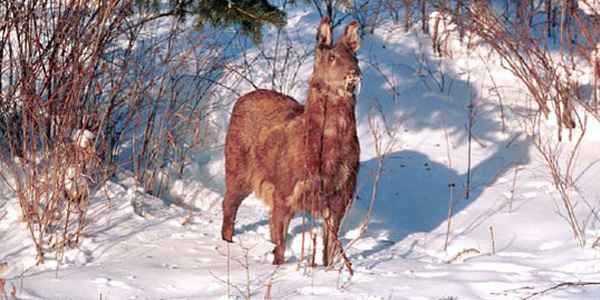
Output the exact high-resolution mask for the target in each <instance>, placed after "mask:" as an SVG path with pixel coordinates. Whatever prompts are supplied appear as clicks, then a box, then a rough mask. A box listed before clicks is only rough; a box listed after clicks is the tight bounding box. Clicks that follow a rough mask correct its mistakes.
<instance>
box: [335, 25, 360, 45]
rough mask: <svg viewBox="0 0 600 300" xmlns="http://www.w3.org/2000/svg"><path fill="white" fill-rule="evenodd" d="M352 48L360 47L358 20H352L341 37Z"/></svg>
mask: <svg viewBox="0 0 600 300" xmlns="http://www.w3.org/2000/svg"><path fill="white" fill-rule="evenodd" d="M340 40H341V41H343V42H344V43H345V44H346V45H347V46H348V47H349V48H350V49H352V50H353V51H356V50H358V49H359V48H360V46H361V45H360V36H359V34H358V22H356V20H354V21H352V22H350V24H348V26H346V30H345V31H344V35H343V36H342V37H341V38H340Z"/></svg>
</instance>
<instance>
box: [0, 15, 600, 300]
mask: <svg viewBox="0 0 600 300" xmlns="http://www.w3.org/2000/svg"><path fill="white" fill-rule="evenodd" d="M288 18H289V24H288V32H289V34H290V38H291V39H294V40H296V41H298V42H301V43H304V45H303V46H302V47H304V49H309V50H310V49H312V47H313V44H312V43H314V35H315V32H316V27H317V24H318V22H319V19H318V15H317V14H316V13H314V12H313V13H306V12H304V11H303V9H301V8H295V9H292V10H291V11H290V12H289V15H288ZM340 32H341V29H340V28H336V36H337V35H338V34H339V33H340ZM275 35H276V31H275V30H274V29H269V30H267V32H266V36H265V38H264V40H265V45H263V46H262V47H263V48H264V49H273V46H274V45H273V43H274V40H275V38H274V37H275ZM362 43H363V46H362V48H361V49H360V50H359V51H358V53H359V59H360V66H361V69H362V71H363V77H364V79H363V84H362V91H361V93H360V94H359V95H358V97H357V98H358V105H357V108H356V112H357V119H358V123H359V125H358V130H359V137H360V142H361V173H360V176H359V177H360V178H359V182H360V185H361V188H360V192H359V196H358V199H357V200H356V202H355V203H354V205H353V208H352V210H351V212H350V213H349V215H348V217H347V223H346V225H345V228H344V230H343V232H342V237H343V240H342V242H343V244H345V245H347V244H348V243H349V242H350V241H351V240H353V239H354V238H355V237H356V236H357V235H358V231H359V228H360V227H361V226H362V223H363V222H364V220H365V215H366V213H367V211H368V210H369V206H370V203H371V196H372V193H373V189H374V186H373V185H374V181H373V172H374V171H375V170H376V169H377V166H378V160H377V153H376V150H375V145H376V143H377V141H376V140H375V139H374V137H373V135H372V131H371V127H370V126H369V124H370V123H369V122H370V121H369V120H370V118H369V114H371V116H372V118H371V120H374V122H376V123H377V124H378V125H377V126H379V127H378V129H379V130H380V131H381V132H384V131H385V125H384V124H385V123H387V124H388V125H390V128H392V127H393V126H392V125H393V124H401V127H399V129H398V130H399V131H398V133H397V134H396V135H395V136H394V138H393V139H390V138H389V137H388V136H386V135H384V136H383V138H382V139H381V140H380V141H381V142H382V143H383V145H384V146H386V145H388V144H390V143H391V144H390V145H393V148H392V150H391V151H390V153H388V155H387V160H386V164H385V166H384V172H383V173H382V175H381V179H380V181H379V184H378V186H377V187H376V188H377V194H376V198H375V201H374V206H373V212H372V216H371V220H370V224H369V227H368V229H367V231H366V232H365V234H364V235H363V236H362V238H360V239H359V240H358V241H357V242H355V243H354V244H353V245H352V246H351V247H349V248H348V249H347V251H348V256H349V259H350V261H351V262H352V263H353V266H352V268H353V270H354V272H355V274H354V276H350V275H349V273H348V271H347V270H346V269H343V268H342V270H341V271H338V268H335V269H332V270H328V271H326V270H325V268H324V267H322V266H317V267H315V268H309V267H307V266H306V264H305V263H303V264H301V266H300V268H298V259H299V257H300V252H301V236H302V234H301V217H300V216H296V218H295V219H294V220H292V224H291V225H290V235H289V237H288V250H287V252H286V264H284V265H282V266H280V267H275V266H272V265H271V264H270V263H271V260H272V254H271V251H272V249H273V245H272V244H271V243H270V242H269V234H268V231H269V229H268V216H269V212H268V210H267V209H266V208H265V207H263V206H262V205H261V204H260V202H259V201H258V200H256V199H254V198H253V196H251V197H250V198H249V199H247V200H246V201H245V202H244V203H243V204H242V206H241V208H240V211H239V214H238V218H237V220H236V234H235V237H234V240H235V241H236V243H234V244H227V243H225V242H223V241H222V240H221V238H220V226H221V208H220V202H221V200H222V197H223V195H224V190H223V187H224V184H223V182H222V181H223V177H224V176H223V173H224V168H223V154H222V151H213V152H211V153H212V155H211V156H210V157H209V158H206V157H205V158H204V159H201V160H198V161H197V162H196V163H194V164H192V165H191V166H190V167H189V168H188V170H186V174H188V175H189V176H187V177H184V178H183V179H181V180H179V181H175V182H174V183H173V186H172V188H171V190H172V192H175V193H178V197H179V198H181V199H184V201H181V202H177V203H172V202H169V201H165V200H162V199H158V198H155V197H152V196H150V195H142V194H139V192H138V191H137V189H136V187H135V183H134V182H135V181H134V179H133V176H132V175H131V174H128V173H127V172H121V173H119V174H118V176H117V178H112V179H111V180H109V182H108V183H107V184H106V186H105V187H104V188H103V189H100V190H98V191H97V192H96V193H95V194H94V195H93V197H92V199H91V207H90V209H89V211H88V217H87V225H86V227H85V229H84V231H83V234H82V235H83V236H84V238H83V239H82V242H81V244H80V245H79V247H77V248H74V249H68V250H66V252H65V255H64V261H63V263H61V264H60V268H59V269H58V271H57V263H56V261H54V260H53V256H52V255H49V257H48V258H47V259H46V261H45V263H44V264H43V265H39V266H35V262H36V260H35V249H34V247H33V245H32V242H31V239H30V237H29V232H28V230H27V228H26V225H25V223H24V222H22V221H21V213H20V207H19V201H18V198H16V197H15V196H14V195H13V194H12V193H11V191H10V190H9V189H8V188H6V186H5V185H4V183H2V184H0V241H1V242H0V263H3V262H5V263H7V265H8V269H7V271H6V273H5V274H0V277H4V278H5V279H6V280H7V284H6V286H5V288H6V289H7V293H9V294H10V290H11V289H12V287H11V286H13V285H14V286H15V287H16V291H17V293H16V295H17V296H18V297H19V298H21V299H216V298H227V295H228V293H229V294H231V295H232V297H234V298H239V299H243V298H249V297H251V298H268V297H270V298H271V299H321V298H324V297H325V296H326V297H327V298H328V299H415V300H416V299H520V298H524V297H527V296H529V295H532V294H533V293H535V292H539V291H542V290H544V289H546V288H549V287H552V286H555V285H557V284H560V283H565V282H568V283H576V282H579V281H581V282H591V283H600V273H599V272H598V271H599V269H600V260H599V258H598V256H599V255H600V252H599V250H598V248H595V247H593V243H594V241H595V240H596V239H597V238H598V237H599V236H600V228H599V224H598V221H599V220H598V219H597V218H596V216H595V210H596V207H597V206H598V203H599V202H600V185H598V178H599V177H598V176H599V174H600V164H598V162H599V161H600V160H599V159H598V152H597V149H599V148H600V138H598V136H600V125H598V124H597V123H594V122H596V120H590V123H591V124H590V125H589V127H588V129H587V130H588V132H587V135H586V138H585V139H584V141H583V146H582V149H581V152H580V153H579V155H578V156H577V161H576V163H577V167H576V168H575V173H574V174H573V178H574V180H575V183H576V185H577V187H578V188H579V194H574V197H573V201H574V202H576V203H577V205H576V212H577V216H578V218H579V220H581V221H582V226H583V227H584V231H585V238H586V241H587V244H586V246H585V247H583V248H582V247H581V246H580V245H579V243H578V242H577V240H576V239H575V238H574V236H573V231H572V229H571V227H570V225H569V223H568V221H567V219H566V218H565V215H566V213H565V211H564V209H563V204H562V200H561V198H560V196H559V194H558V193H557V191H556V189H555V187H554V184H553V181H552V177H551V175H550V173H549V171H548V169H547V167H546V166H545V162H544V160H543V159H542V158H541V156H540V155H539V153H538V152H537V150H536V149H535V148H534V146H533V145H532V144H531V142H530V141H529V140H528V139H527V134H526V133H525V132H524V131H523V130H524V129H523V126H522V122H520V121H519V120H520V118H519V115H520V114H521V113H522V112H523V111H524V110H525V109H526V107H527V105H526V100H527V93H526V91H525V89H523V88H522V87H521V86H520V85H519V83H518V81H517V79H516V78H514V77H513V76H512V75H511V74H510V73H509V72H508V71H506V70H504V69H503V68H502V67H501V65H500V62H499V61H498V59H497V57H496V56H495V55H494V54H490V53H489V51H488V50H486V48H485V46H482V47H480V48H478V49H476V50H475V51H473V52H470V53H468V52H467V51H460V50H461V48H460V44H458V45H456V44H455V45H453V47H457V49H456V50H457V52H454V58H453V59H447V58H446V59H440V58H436V57H434V55H433V51H432V50H431V49H432V47H431V39H430V37H429V36H427V35H424V34H422V33H419V32H418V30H417V29H416V28H415V30H409V31H408V32H405V30H404V28H402V26H400V25H395V24H393V23H391V22H384V23H383V24H381V25H380V26H379V27H377V29H376V30H375V33H374V34H373V35H370V34H367V35H365V36H364V37H363V40H362ZM300 52H301V51H298V53H300ZM259 53H260V51H259V50H257V49H249V50H248V51H247V52H246V55H249V56H252V55H254V56H257V57H259V56H260V55H259ZM266 65H267V62H265V61H264V60H261V59H258V60H257V61H256V63H255V65H254V66H253V69H252V70H251V73H252V74H253V75H252V76H253V78H254V80H255V84H258V85H259V86H261V87H267V88H269V87H270V84H271V82H272V81H271V78H269V74H268V68H267V67H265V66H266ZM487 69H489V70H490V71H489V72H488V70H487ZM297 70H298V74H297V77H298V78H297V79H296V81H293V82H291V83H289V84H288V85H286V89H287V91H288V92H290V93H291V94H292V95H293V96H294V97H295V98H296V99H298V100H299V101H301V102H303V99H304V98H305V93H306V80H307V79H308V77H309V76H310V72H311V71H312V57H311V56H307V58H306V61H305V62H303V63H302V64H300V65H299V66H297ZM490 74H491V75H490ZM490 76H493V80H492V79H491V77H490ZM231 82H238V81H237V80H236V79H231ZM235 87H236V89H237V90H238V91H239V92H240V93H244V92H248V91H250V90H251V89H252V88H251V86H250V85H249V84H248V83H244V82H241V83H239V84H237V85H235ZM497 93H499V94H500V95H502V100H503V102H502V103H500V101H499V99H498V97H497ZM217 94H218V95H220V97H222V98H223V100H224V101H229V102H231V101H233V100H234V99H235V95H234V94H233V93H232V92H231V91H229V90H227V89H223V90H222V91H218V93H217ZM395 95H396V96H397V98H396V97H395ZM373 100H377V102H378V105H379V106H378V107H376V109H372V110H370V108H371V107H372V103H373ZM471 102H473V103H474V104H475V106H476V107H477V113H476V114H475V123H474V125H473V136H474V139H473V141H472V162H471V170H470V172H471V183H470V184H471V190H470V193H469V197H468V198H467V197H466V193H465V192H464V191H465V188H466V183H467V176H468V167H467V166H468V165H467V161H468V146H469V140H468V130H467V127H468V124H469V104H470V103H471ZM501 105H503V109H504V114H505V115H507V117H506V122H507V124H506V128H505V129H504V130H503V125H502V119H501V112H500V108H501ZM214 117H215V118H216V120H215V124H222V125H223V126H225V125H226V124H227V119H228V114H227V113H222V114H221V115H218V114H216V115H215V116H214ZM548 122H549V123H551V122H552V121H548ZM446 132H447V135H446ZM567 143H568V142H567ZM515 168H518V171H517V172H516V173H515ZM0 169H1V168H0ZM199 174H202V176H201V175H199ZM515 176H516V177H515ZM206 178H210V179H206ZM515 178H516V179H515ZM513 182H514V195H512V193H511V191H512V190H513ZM451 183H452V184H453V185H454V186H453V188H452V190H453V195H452V197H453V200H454V201H455V202H456V204H455V206H454V208H453V210H452V218H451V229H450V234H449V244H448V247H447V250H444V245H445V240H446V230H447V226H448V206H449V201H450V197H451V194H450V193H451V186H450V184H451ZM209 187H210V188H209ZM106 194H108V196H109V197H110V199H111V202H112V207H109V202H108V201H107V199H106ZM134 197H137V199H140V198H144V203H145V205H146V207H145V212H146V214H145V216H144V217H140V216H138V215H137V214H136V213H135V212H134V210H133V208H132V206H131V201H132V199H134ZM194 199H195V202H194ZM511 199H512V202H511ZM192 206H193V207H196V209H195V210H194V211H193V216H192V218H191V219H189V220H188V216H189V215H190V209H191V207H192ZM511 208H512V209H511ZM3 216H4V217H3ZM228 256H229V257H230V259H228ZM317 261H320V260H318V259H317ZM339 266H340V267H341V264H340V265H339ZM0 272H2V270H1V268H0ZM228 282H229V284H228ZM0 298H2V295H0ZM538 298H540V299H598V298H600V285H587V286H576V285H567V286H564V287H561V288H558V289H556V290H553V291H549V292H548V293H546V294H544V295H542V296H539V297H538Z"/></svg>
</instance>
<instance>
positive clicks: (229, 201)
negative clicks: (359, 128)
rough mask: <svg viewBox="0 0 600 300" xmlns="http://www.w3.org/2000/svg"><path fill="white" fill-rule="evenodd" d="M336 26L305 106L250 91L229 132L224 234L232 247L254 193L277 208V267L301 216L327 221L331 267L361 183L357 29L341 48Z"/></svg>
mask: <svg viewBox="0 0 600 300" xmlns="http://www.w3.org/2000/svg"><path fill="white" fill-rule="evenodd" d="M329 23H330V21H329V18H324V19H323V20H321V24H320V26H319V28H318V31H317V47H316V53H315V66H314V71H313V74H312V75H311V76H310V79H309V88H308V97H307V99H306V104H305V105H304V106H303V105H301V104H299V103H298V102H296V101H295V100H294V99H293V98H291V97H289V96H286V95H283V94H281V93H278V92H275V91H272V90H256V91H253V92H250V93H248V94H246V95H244V96H242V97H240V98H239V99H238V100H237V102H236V103H235V105H234V107H233V112H232V115H231V120H230V124H229V129H228V131H227V137H226V141H225V180H226V187H227V192H226V194H225V199H224V200H223V227H222V230H221V235H222V237H223V239H224V240H226V241H228V242H231V241H232V237H233V231H234V222H235V217H236V213H237V210H238V207H239V206H240V204H241V202H242V201H243V200H244V199H245V198H246V197H247V196H248V195H249V194H250V193H252V192H254V193H255V195H256V196H257V197H258V198H260V199H261V200H262V201H263V202H264V203H265V204H266V205H267V206H269V207H270V208H271V219H270V221H269V227H270V233H271V242H272V243H274V244H275V250H274V254H275V257H274V259H273V264H282V263H283V262H284V252H285V246H286V238H287V231H288V226H289V223H290V220H291V218H292V217H293V215H294V214H295V213H296V212H298V211H305V212H308V213H310V214H311V215H312V216H313V217H315V216H321V217H322V218H323V244H324V249H323V251H324V253H323V264H325V265H328V264H329V263H330V262H332V258H333V256H334V254H335V251H340V249H339V248H336V243H337V242H338V240H337V234H338V231H339V227H340V222H341V219H342V217H343V215H344V213H345V211H346V208H347V207H348V205H349V204H350V202H351V199H352V197H353V192H354V187H355V185H356V177H357V173H358V167H359V154H360V147H359V144H358V137H357V135H356V119H355V115H354V108H355V105H356V98H355V96H354V90H355V87H356V86H357V85H359V84H360V81H361V72H360V69H359V67H358V59H357V58H356V52H355V51H356V50H357V49H358V48H359V46H360V44H359V36H358V23H357V22H356V21H353V22H351V23H350V24H349V25H348V26H347V27H346V29H345V32H344V33H343V34H342V35H341V36H340V37H339V38H338V41H337V43H336V44H333V43H332V32H331V26H330V24H329ZM338 245H339V243H338Z"/></svg>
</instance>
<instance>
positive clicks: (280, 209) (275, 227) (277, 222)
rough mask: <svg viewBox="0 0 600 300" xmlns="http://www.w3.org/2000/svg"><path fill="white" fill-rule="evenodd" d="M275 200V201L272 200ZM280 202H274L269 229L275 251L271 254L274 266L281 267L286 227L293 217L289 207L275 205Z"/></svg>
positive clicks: (283, 260)
mask: <svg viewBox="0 0 600 300" xmlns="http://www.w3.org/2000/svg"><path fill="white" fill-rule="evenodd" d="M274 200H276V199H274ZM278 202H279V203H281V201H277V200H276V201H275V206H274V207H273V210H272V211H271V220H270V222H269V228H270V230H271V242H272V243H273V244H275V250H274V251H273V254H274V255H275V257H274V258H273V264H274V265H281V264H283V263H284V262H285V258H284V255H285V243H286V240H287V232H288V227H289V226H290V220H291V219H292V217H293V216H294V214H293V213H292V211H291V209H290V208H289V207H284V206H283V205H279V206H278V205H277V204H276V203H278Z"/></svg>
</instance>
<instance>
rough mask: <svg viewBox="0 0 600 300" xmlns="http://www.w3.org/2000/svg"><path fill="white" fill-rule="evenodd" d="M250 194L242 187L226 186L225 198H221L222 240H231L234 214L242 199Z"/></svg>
mask: <svg viewBox="0 0 600 300" xmlns="http://www.w3.org/2000/svg"><path fill="white" fill-rule="evenodd" d="M248 195H250V193H249V192H247V191H246V190H244V189H235V188H229V187H228V188H227V192H226V193H225V199H223V226H222V227H221V237H222V238H223V240H225V241H228V242H230V243H231V242H232V241H233V230H234V224H235V216H236V215H237V211H238V208H239V207H240V204H242V201H243V200H244V199H246V197H248Z"/></svg>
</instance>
